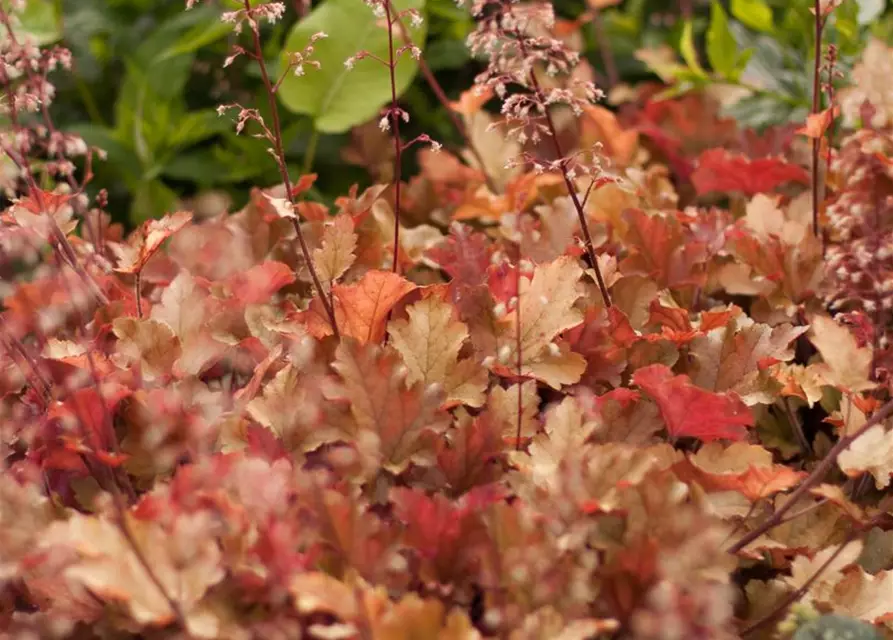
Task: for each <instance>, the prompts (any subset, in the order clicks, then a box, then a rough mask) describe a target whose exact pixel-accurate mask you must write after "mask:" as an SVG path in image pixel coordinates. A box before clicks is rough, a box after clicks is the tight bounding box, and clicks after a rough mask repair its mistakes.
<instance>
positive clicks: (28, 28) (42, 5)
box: [0, 0, 62, 47]
mask: <svg viewBox="0 0 893 640" xmlns="http://www.w3.org/2000/svg"><path fill="white" fill-rule="evenodd" d="M6 4H7V3H6V2H3V3H0V8H3V5H6ZM4 10H6V9H4ZM18 18H19V20H20V24H19V25H16V26H15V28H14V29H13V31H14V32H15V33H16V38H17V39H18V38H19V37H20V36H21V35H22V34H25V33H26V34H28V35H29V36H31V38H33V40H34V44H36V45H37V46H39V47H43V46H46V45H48V44H50V43H51V42H56V41H57V40H59V39H60V38H61V37H62V28H61V25H62V23H61V21H60V20H59V14H58V11H57V5H56V3H54V2H48V1H47V0H43V1H42V2H38V1H36V0H31V2H28V3H27V4H26V5H25V10H24V11H23V12H21V13H18ZM0 33H2V35H0V42H3V41H4V40H5V38H6V29H5V27H4V28H3V30H2V31H0Z"/></svg>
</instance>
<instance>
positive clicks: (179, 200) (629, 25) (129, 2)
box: [0, 0, 893, 225]
mask: <svg viewBox="0 0 893 640" xmlns="http://www.w3.org/2000/svg"><path fill="white" fill-rule="evenodd" d="M9 1H10V0H0V2H9ZM232 2H233V0H219V1H218V2H217V3H208V4H204V5H202V6H199V7H196V8H195V9H193V10H192V11H188V12H184V11H183V2H182V0H29V2H28V4H27V10H26V12H25V14H24V16H23V19H22V24H21V29H22V30H23V31H27V32H29V33H31V34H32V35H34V36H35V37H36V39H37V41H38V43H39V44H44V45H45V44H49V43H53V42H61V43H64V44H65V46H67V47H68V48H70V49H71V51H72V53H73V56H74V73H73V74H71V75H70V76H65V77H62V76H60V77H59V78H58V79H57V92H58V93H57V97H56V99H55V103H54V105H53V114H52V115H53V118H54V120H55V121H56V123H57V125H58V126H59V128H60V129H62V130H67V131H74V132H77V133H79V134H81V135H82V136H83V138H84V139H85V140H86V141H87V143H88V144H91V145H95V146H98V147H101V148H103V149H104V150H105V151H106V152H107V154H108V157H107V160H106V161H105V162H98V163H96V166H95V167H94V170H95V172H96V174H97V176H96V178H97V179H96V180H94V181H93V184H94V185H103V186H104V187H106V188H107V189H108V192H109V201H110V205H109V210H110V211H112V212H114V214H113V215H115V217H116V219H117V221H120V222H125V223H128V224H130V225H133V224H138V223H140V222H142V221H143V220H145V219H147V218H150V217H159V216H161V215H163V214H164V213H165V212H169V211H171V210H173V209H175V208H177V207H179V206H184V205H188V206H189V207H190V208H191V209H193V210H195V211H196V214H197V215H200V216H201V215H213V214H214V213H217V212H220V211H223V210H225V209H227V208H230V207H233V206H236V207H237V206H241V205H242V204H244V202H245V201H246V200H247V199H248V195H249V191H250V189H251V187H252V186H258V185H259V186H265V185H268V184H272V183H275V182H276V180H277V171H276V167H275V164H274V162H273V159H272V158H271V157H270V156H269V155H268V154H267V152H266V151H265V145H264V144H263V143H262V142H260V141H258V140H255V139H254V138H252V137H251V136H250V135H242V136H239V135H236V133H235V132H234V131H233V127H232V123H231V122H230V121H229V120H228V119H227V118H226V117H223V118H221V117H218V115H217V112H216V107H217V105H219V104H221V103H232V102H243V103H251V104H261V103H262V102H263V101H262V100H259V99H258V94H259V92H260V91H261V89H262V86H261V82H260V78H259V77H258V74H257V71H256V68H257V67H256V65H253V64H251V61H250V60H247V59H245V57H244V56H241V57H240V58H239V59H236V60H235V61H233V63H232V65H231V66H230V67H229V68H227V69H224V68H223V62H224V60H225V58H226V56H227V53H228V52H229V50H230V48H231V46H232V44H233V42H232V38H234V37H235V36H233V35H232V33H231V30H230V29H229V28H228V25H226V24H223V23H221V22H220V19H219V15H220V11H221V10H222V9H227V8H232V7H230V6H229V5H231V4H232ZM215 4H216V6H215ZM287 4H288V8H289V10H288V11H287V12H286V15H285V17H284V18H283V20H282V21H281V22H279V23H277V24H275V25H273V26H272V27H268V28H267V29H268V33H265V38H264V42H265V46H266V50H265V54H266V57H267V59H268V62H269V65H270V68H271V69H273V70H276V69H281V68H283V67H282V63H283V61H284V57H283V52H287V51H291V50H297V49H300V48H301V47H302V46H303V44H304V43H305V42H306V40H307V38H308V37H309V34H310V33H314V32H316V31H325V32H328V33H329V34H330V35H331V36H332V37H330V38H328V39H326V40H324V41H321V42H320V43H319V45H318V47H317V52H316V59H318V60H320V61H321V62H322V68H321V69H320V70H312V71H311V72H309V73H307V74H306V75H304V76H301V77H295V76H294V75H288V76H287V78H286V79H285V80H284V82H283V83H282V85H281V87H280V91H279V94H280V99H281V101H282V104H283V105H284V107H285V109H284V110H283V114H284V116H285V121H284V122H283V134H284V141H285V144H286V148H287V155H288V161H289V166H290V168H291V170H292V171H293V172H294V173H295V174H297V173H301V172H308V171H313V172H316V173H318V174H319V175H320V178H319V180H318V181H317V182H316V183H315V185H314V187H313V188H312V190H311V191H310V192H308V194H307V196H308V197H310V198H313V199H317V200H321V201H324V202H331V200H332V199H333V198H334V196H335V194H338V193H344V192H346V191H347V189H348V188H349V187H350V185H351V184H353V183H357V182H359V183H363V182H366V181H368V179H369V175H370V174H371V175H372V177H373V179H377V180H387V179H389V174H388V172H389V171H392V156H391V155H390V154H391V153H392V152H393V149H392V145H390V143H389V142H388V140H387V138H386V137H384V136H382V134H381V132H380V131H379V130H378V128H377V120H378V111H379V108H380V107H381V105H382V104H384V102H385V100H386V99H387V95H385V93H381V95H379V93H376V92H381V91H386V90H389V84H388V83H387V81H385V79H383V78H378V77H377V74H381V73H383V72H384V71H383V70H382V69H379V68H377V65H360V66H358V67H357V68H356V69H354V70H352V71H351V72H350V73H346V72H347V70H346V69H345V67H344V65H343V61H344V59H346V58H347V57H349V56H350V55H352V54H353V53H354V52H355V51H356V50H357V49H360V48H364V49H367V50H370V51H375V50H376V49H377V48H382V47H386V46H387V45H386V43H384V42H380V41H379V39H380V38H381V37H382V33H381V32H380V31H379V30H376V29H372V28H370V27H371V25H366V24H363V23H362V22H361V21H358V20H351V19H349V17H350V16H351V15H362V14H357V13H356V11H357V9H358V7H359V6H360V5H361V4H362V0H321V1H320V2H313V3H312V4H311V3H309V2H304V0H294V1H293V2H289V3H287ZM395 5H396V6H397V8H399V9H406V8H409V7H414V8H416V9H418V10H420V11H421V12H422V13H423V14H424V16H425V21H424V23H423V26H422V27H421V28H420V29H418V30H414V31H413V32H412V33H411V35H412V38H413V40H414V42H415V44H416V45H418V46H419V47H422V48H423V50H424V58H423V59H424V61H425V63H426V64H427V66H428V67H429V68H430V70H431V72H432V73H433V74H434V76H435V77H436V78H437V80H438V82H439V83H440V84H441V85H442V87H443V89H444V91H445V92H446V94H447V96H448V97H449V98H450V99H457V98H458V96H459V95H460V93H461V92H462V91H463V90H465V89H467V88H468V87H469V86H471V85H472V83H473V78H474V76H475V74H476V73H477V72H478V71H479V68H478V67H477V66H476V64H475V63H474V61H472V60H471V59H470V58H469V54H468V51H467V48H466V46H465V38H466V36H467V35H468V33H469V32H470V31H471V28H472V26H473V25H472V20H471V17H470V15H469V13H468V11H467V10H466V9H464V8H461V7H457V6H456V4H455V3H454V2H453V0H400V1H399V2H395ZM554 5H555V9H556V13H557V15H558V16H559V17H561V18H563V19H565V20H567V21H568V25H569V26H571V27H572V29H571V30H570V31H569V33H570V34H571V35H570V36H569V37H573V38H575V39H576V46H578V47H580V48H582V50H583V52H584V54H585V56H586V57H587V58H588V60H589V61H590V63H591V64H592V65H593V68H594V71H595V74H596V80H597V81H598V83H599V85H600V86H602V87H605V88H606V90H607V91H608V94H609V101H608V102H609V105H614V106H617V105H619V104H621V103H622V102H623V101H624V100H627V99H630V98H631V96H633V95H634V91H633V89H632V87H634V86H635V85H637V84H639V83H641V82H643V81H647V80H649V79H652V80H657V79H661V80H664V81H665V82H667V83H670V84H671V85H672V87H671V89H669V90H668V91H669V92H670V93H673V94H681V93H686V92H691V91H709V92H711V93H713V94H714V95H715V96H716V97H717V98H718V100H719V102H720V103H721V104H722V105H723V109H724V113H726V114H727V115H728V116H729V117H734V118H736V119H738V120H740V121H742V123H743V124H745V125H747V126H751V127H756V128H765V127H767V126H771V125H778V124H785V123H789V122H795V121H801V122H802V120H803V118H804V117H805V114H806V113H807V112H808V111H809V105H810V87H811V75H810V73H809V71H808V70H809V69H810V67H811V63H810V58H811V53H810V52H811V51H812V49H813V44H812V43H813V41H812V38H813V28H812V24H813V22H812V21H813V17H812V13H811V8H812V6H813V1H812V0H794V1H790V0H731V1H730V2H722V3H720V2H719V0H711V1H704V0H680V1H679V2H666V1H659V0H625V1H622V2H621V1H619V0H555V2H554ZM346 17H347V18H348V19H345V18H346ZM872 36H874V37H878V38H880V39H882V40H886V41H889V40H890V38H891V36H893V19H891V12H890V10H889V7H887V3H886V2H885V0H845V1H844V2H842V4H841V6H840V7H839V8H838V9H837V10H836V11H835V12H834V14H833V17H832V18H831V23H830V24H829V26H828V29H826V42H828V43H832V44H835V45H836V47H837V51H838V58H837V61H836V64H837V66H838V68H839V69H840V70H842V71H844V75H846V72H847V70H848V69H849V68H850V66H851V65H852V61H853V60H854V59H856V58H857V56H858V54H859V52H860V51H861V50H862V48H863V47H864V46H865V44H866V42H867V41H868V40H869V39H870V37H872ZM385 51H386V49H385ZM410 62H411V61H410V60H407V64H406V65H401V70H400V77H399V78H398V85H399V89H400V90H401V91H402V95H401V100H402V102H403V103H404V104H405V106H406V108H407V110H408V111H410V112H411V113H412V114H413V118H412V121H411V122H410V123H409V125H408V127H407V129H408V130H407V131H406V132H405V136H406V138H407V139H411V138H412V137H414V136H415V135H418V134H420V133H426V134H428V135H430V136H431V137H432V138H435V139H437V140H441V141H443V142H444V144H445V145H446V146H447V147H449V146H451V145H460V144H461V138H460V136H459V134H458V133H457V132H456V131H455V129H454V127H453V125H452V121H451V117H450V114H449V113H446V111H445V109H443V108H442V107H441V106H440V104H439V101H438V99H437V96H436V95H435V93H434V92H433V91H432V90H431V88H430V86H429V84H428V83H427V82H426V81H425V79H424V78H423V75H422V74H420V73H418V70H419V69H418V65H416V64H415V63H412V64H410ZM665 93H666V92H665ZM358 95H361V96H363V99H357V98H356V96H358ZM249 133H250V130H249ZM413 161H414V158H413V157H412V156H411V155H410V156H409V157H408V158H407V159H406V162H407V163H412V162H413ZM389 167H391V168H389ZM407 169H408V170H409V171H411V170H412V167H407ZM96 188H98V187H96ZM184 200H185V201H188V202H184Z"/></svg>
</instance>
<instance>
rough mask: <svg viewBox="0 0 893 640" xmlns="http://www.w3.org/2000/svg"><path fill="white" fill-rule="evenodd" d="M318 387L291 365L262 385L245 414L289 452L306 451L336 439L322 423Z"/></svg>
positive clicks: (331, 431)
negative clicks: (260, 390)
mask: <svg viewBox="0 0 893 640" xmlns="http://www.w3.org/2000/svg"><path fill="white" fill-rule="evenodd" d="M318 386H319V385H318V382H317V381H315V380H313V379H310V378H309V376H302V375H301V372H300V371H299V370H298V369H297V368H296V367H295V366H293V365H287V366H285V367H283V368H282V369H280V370H279V373H277V374H276V376H275V377H274V378H273V379H272V380H271V381H269V382H268V383H267V384H266V385H265V386H264V389H263V396H261V397H256V398H254V399H253V400H251V401H250V402H249V403H248V406H247V411H248V415H250V416H251V417H252V418H253V419H254V420H255V421H256V422H258V423H259V424H261V425H263V426H264V427H266V428H267V429H269V430H270V431H272V432H273V433H274V434H276V435H277V436H279V438H281V439H282V442H283V444H284V445H285V447H286V448H287V449H288V450H289V451H293V452H297V453H305V452H307V451H310V450H312V449H314V448H316V447H318V446H319V445H321V444H323V443H324V442H329V441H331V440H335V439H336V436H337V434H336V433H335V431H334V429H332V428H331V427H327V426H326V425H324V424H323V407H322V406H321V405H322V403H323V402H325V401H324V400H323V398H322V393H321V391H320V390H319V388H318Z"/></svg>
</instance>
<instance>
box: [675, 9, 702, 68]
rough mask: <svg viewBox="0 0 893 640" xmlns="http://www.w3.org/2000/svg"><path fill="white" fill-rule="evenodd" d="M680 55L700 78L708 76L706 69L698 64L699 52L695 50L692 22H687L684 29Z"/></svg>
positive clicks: (680, 41)
mask: <svg viewBox="0 0 893 640" xmlns="http://www.w3.org/2000/svg"><path fill="white" fill-rule="evenodd" d="M679 53H681V54H682V59H683V60H685V64H687V65H688V68H689V69H690V70H691V71H692V72H694V73H695V74H697V75H699V76H704V77H706V76H707V72H706V71H704V67H702V66H701V63H700V62H698V52H697V51H696V50H695V34H694V27H693V26H692V23H691V20H688V21H686V23H685V25H684V26H683V27H682V37H681V39H680V40H679Z"/></svg>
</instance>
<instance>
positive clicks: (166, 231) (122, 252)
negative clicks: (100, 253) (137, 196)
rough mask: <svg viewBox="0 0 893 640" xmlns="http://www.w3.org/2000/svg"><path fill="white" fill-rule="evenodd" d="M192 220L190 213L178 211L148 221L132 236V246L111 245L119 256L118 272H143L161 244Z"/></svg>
mask: <svg viewBox="0 0 893 640" xmlns="http://www.w3.org/2000/svg"><path fill="white" fill-rule="evenodd" d="M191 220H192V214H191V213H189V212H188V211H178V212H177V213H172V214H170V215H167V216H164V217H163V218H161V219H159V220H148V221H146V222H145V223H144V224H143V225H142V226H141V227H140V228H139V230H137V231H136V232H135V233H134V234H133V235H132V236H131V243H130V244H127V245H119V244H112V245H110V246H111V247H112V249H113V250H114V251H115V253H117V255H118V265H119V266H118V268H117V269H116V271H119V272H121V273H138V272H140V271H142V269H143V267H144V266H146V263H147V262H149V259H150V258H151V257H152V256H153V255H155V252H157V251H158V249H159V248H160V247H161V244H162V243H163V242H164V241H165V240H167V239H168V238H169V237H171V236H172V235H173V234H175V233H176V232H177V231H179V230H180V229H182V228H183V227H185V226H186V225H187V224H189V222H190V221H191Z"/></svg>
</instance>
